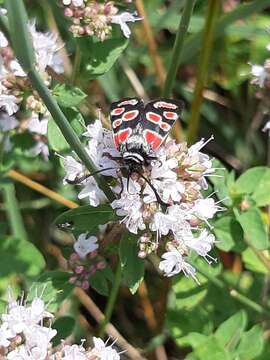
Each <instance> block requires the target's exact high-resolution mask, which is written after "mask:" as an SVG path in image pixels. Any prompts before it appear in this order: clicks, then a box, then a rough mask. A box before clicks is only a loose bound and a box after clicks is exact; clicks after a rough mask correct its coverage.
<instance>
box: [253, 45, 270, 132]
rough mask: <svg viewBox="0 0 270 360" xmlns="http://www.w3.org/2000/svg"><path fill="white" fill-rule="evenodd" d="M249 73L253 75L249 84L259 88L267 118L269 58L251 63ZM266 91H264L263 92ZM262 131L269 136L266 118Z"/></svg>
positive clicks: (268, 123)
mask: <svg viewBox="0 0 270 360" xmlns="http://www.w3.org/2000/svg"><path fill="white" fill-rule="evenodd" d="M266 49H267V50H268V51H270V44H268V45H267V46H266ZM250 73H251V75H252V76H253V78H252V80H251V81H250V83H251V84H254V85H257V86H258V87H259V88H260V90H261V91H260V92H258V93H259V97H260V98H261V99H262V100H263V103H264V107H265V111H264V113H265V114H268V119H269V96H268V91H269V88H270V58H268V59H266V60H265V62H264V64H263V65H257V64H251V71H250ZM264 92H266V93H264ZM262 131H263V132H268V135H269V136H270V121H269V120H268V121H267V122H266V124H265V125H264V127H263V128H262Z"/></svg>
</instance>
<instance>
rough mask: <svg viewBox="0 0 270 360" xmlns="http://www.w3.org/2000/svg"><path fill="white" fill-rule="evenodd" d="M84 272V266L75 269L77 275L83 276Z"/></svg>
mask: <svg viewBox="0 0 270 360" xmlns="http://www.w3.org/2000/svg"><path fill="white" fill-rule="evenodd" d="M83 270H84V266H76V267H75V273H76V274H81V273H82V272H83Z"/></svg>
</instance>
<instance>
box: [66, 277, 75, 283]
mask: <svg viewBox="0 0 270 360" xmlns="http://www.w3.org/2000/svg"><path fill="white" fill-rule="evenodd" d="M76 281H77V276H72V277H71V278H69V280H68V282H69V283H70V284H75V283H76Z"/></svg>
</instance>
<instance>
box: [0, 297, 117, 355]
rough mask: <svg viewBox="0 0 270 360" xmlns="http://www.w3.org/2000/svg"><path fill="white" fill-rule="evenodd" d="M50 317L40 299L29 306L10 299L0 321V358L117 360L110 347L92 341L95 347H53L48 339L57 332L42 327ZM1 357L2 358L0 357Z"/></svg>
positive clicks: (114, 351) (101, 342)
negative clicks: (55, 348) (58, 348)
mask: <svg viewBox="0 0 270 360" xmlns="http://www.w3.org/2000/svg"><path fill="white" fill-rule="evenodd" d="M53 318H54V316H53V314H51V313H50V312H48V311H46V305H45V303H44V301H43V300H42V299H41V298H40V297H38V296H37V297H35V298H34V300H33V301H32V303H30V304H29V305H27V304H24V303H23V301H20V302H16V301H15V300H14V299H13V297H12V296H10V300H9V304H8V307H7V310H6V312H5V313H4V314H2V316H1V322H0V357H1V359H2V358H4V359H7V360H60V359H63V360H75V359H76V360H87V359H92V360H120V355H119V354H118V353H117V351H116V350H115V349H113V347H112V345H113V344H111V345H107V343H104V342H103V341H102V340H101V339H99V338H95V337H94V338H93V343H94V346H93V347H92V348H89V349H85V348H84V347H83V346H82V345H80V346H79V345H67V344H65V345H64V344H63V345H62V349H61V350H55V351H54V349H53V348H52V344H51V340H52V338H53V337H54V336H55V335H56V334H57V331H56V330H55V329H53V328H52V327H51V325H50V326H44V323H45V322H46V320H49V322H50V323H51V322H52V319H53ZM2 356H4V357H2Z"/></svg>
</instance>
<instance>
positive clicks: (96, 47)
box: [79, 36, 129, 80]
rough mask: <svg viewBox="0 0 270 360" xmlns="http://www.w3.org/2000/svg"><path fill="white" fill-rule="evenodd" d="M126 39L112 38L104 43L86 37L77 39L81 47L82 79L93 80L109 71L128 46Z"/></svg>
mask: <svg viewBox="0 0 270 360" xmlns="http://www.w3.org/2000/svg"><path fill="white" fill-rule="evenodd" d="M128 42H129V41H128V39H126V38H124V37H122V36H120V37H112V38H110V39H108V40H106V41H104V42H100V41H99V40H95V39H93V37H90V36H87V37H84V38H80V39H79V44H80V46H81V47H82V64H83V70H82V74H83V75H82V78H83V79H85V80H89V79H95V78H96V77H98V76H100V75H103V74H105V73H106V72H107V71H109V70H110V69H111V67H112V66H113V65H114V63H115V62H116V60H117V59H118V58H119V56H120V55H121V54H122V52H123V51H124V50H125V48H126V47H127V45H128Z"/></svg>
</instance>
